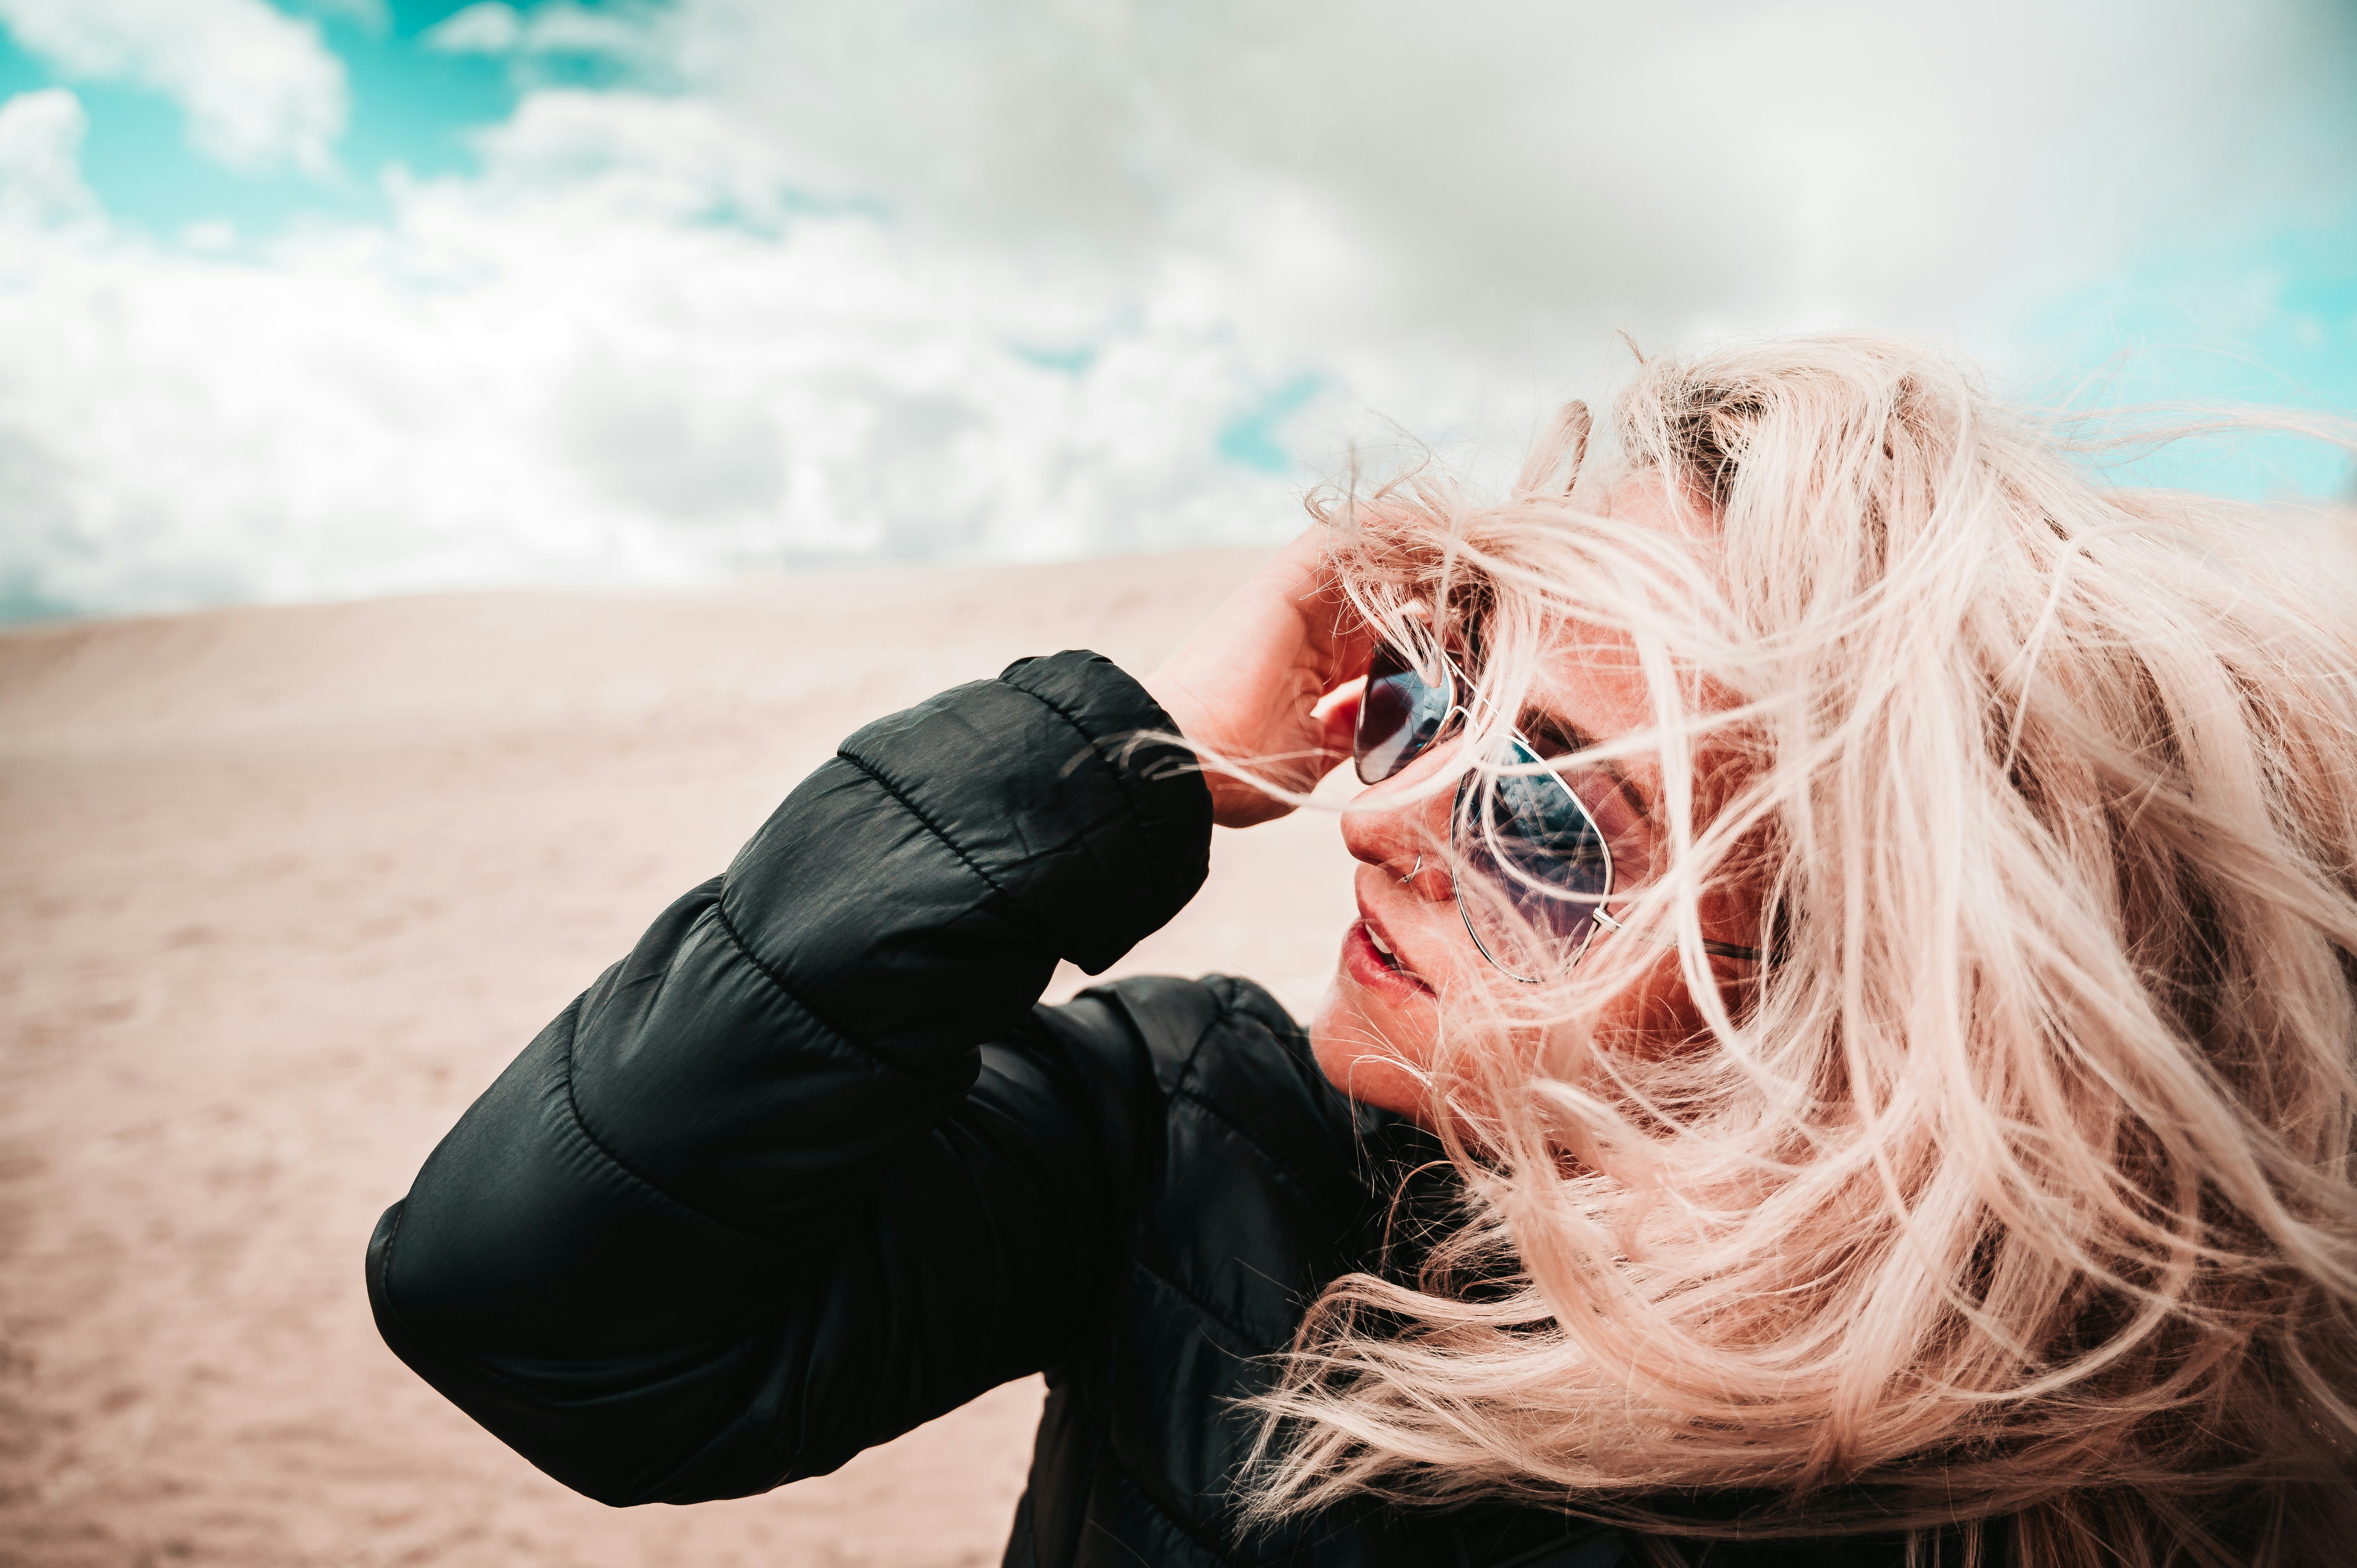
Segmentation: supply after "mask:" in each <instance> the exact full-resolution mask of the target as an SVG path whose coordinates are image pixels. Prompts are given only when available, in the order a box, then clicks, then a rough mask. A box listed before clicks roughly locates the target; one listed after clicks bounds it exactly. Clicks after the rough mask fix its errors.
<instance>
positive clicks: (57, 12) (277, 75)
mask: <svg viewBox="0 0 2357 1568" xmlns="http://www.w3.org/2000/svg"><path fill="white" fill-rule="evenodd" d="M0 25H5V27H7V29H8V31H9V32H10V33H11V34H13V35H14V36H15V38H16V42H17V43H18V44H19V45H21V46H22V47H23V48H26V49H27V50H29V51H31V52H32V53H34V54H38V55H40V56H42V57H44V58H45V59H48V60H49V61H51V62H52V63H53V64H54V65H55V66H57V68H58V69H59V70H62V71H64V72H65V73H67V74H68V75H70V76H76V77H81V78H86V79H92V80H101V81H130V82H135V83H137V84H139V85H141V86H144V87H149V88H153V89H155V90H156V91H159V92H162V93H164V94H166V95H167V96H168V97H170V98H171V99H173V100H174V101H175V102H178V104H179V105H180V107H181V109H182V110H183V111H185V112H186V113H187V114H188V131H189V138H190V141H191V143H192V144H193V145H195V147H196V148H197V150H198V151H199V152H201V153H203V154H204V155H205V156H208V157H210V158H214V159H216V160H218V161H220V162H221V163H224V164H227V165H230V166H232V167H236V168H242V169H259V168H264V167H268V166H272V165H275V164H280V163H291V164H293V165H294V166H296V167H298V168H301V169H304V170H307V171H308V172H311V173H314V174H324V173H327V172H328V170H329V169H331V168H332V167H333V165H334V147H335V144H336V140H337V138H338V137H339V136H340V135H341V134H343V128H344V115H345V109H346V91H345V82H344V68H343V62H342V61H341V60H339V59H337V58H336V56H335V55H334V54H332V53H330V52H329V51H328V48H326V46H324V45H323V44H322V43H321V42H320V41H319V35H318V29H317V26H316V25H315V24H313V23H311V22H308V21H305V20H299V19H297V18H295V17H291V16H285V15H284V14H283V13H281V12H279V11H276V10H274V9H273V8H272V7H271V6H269V5H265V4H264V3H263V0H0Z"/></svg>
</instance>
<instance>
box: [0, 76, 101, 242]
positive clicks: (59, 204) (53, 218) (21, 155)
mask: <svg viewBox="0 0 2357 1568" xmlns="http://www.w3.org/2000/svg"><path fill="white" fill-rule="evenodd" d="M89 128H90V120H89V117H88V116H87V115H85V114H83V113H82V109H81V100H80V99H78V98H76V97H75V96H74V95H73V94H72V93H71V92H69V91H66V90H65V89H64V88H62V87H49V88H44V89H42V90H41V91H38V92H20V93H18V94H17V95H16V97H14V98H11V99H9V100H8V101H7V102H5V103H0V232H5V231H8V230H12V229H13V230H16V231H19V233H20V234H21V233H22V232H23V231H26V230H34V231H38V230H39V229H41V228H44V227H46V226H48V225H74V224H79V223H81V222H83V221H86V220H91V219H93V218H95V217H97V215H98V199H97V197H95V196H93V195H92V194H91V188H90V187H89V186H87V185H85V184H83V183H82V177H81V139H82V134H83V133H84V132H86V131H88V130H89Z"/></svg>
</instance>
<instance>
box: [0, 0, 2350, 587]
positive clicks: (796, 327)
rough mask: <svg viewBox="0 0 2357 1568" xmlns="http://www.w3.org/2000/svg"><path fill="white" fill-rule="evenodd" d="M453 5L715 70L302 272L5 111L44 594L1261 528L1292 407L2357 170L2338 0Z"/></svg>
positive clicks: (1923, 272)
mask: <svg viewBox="0 0 2357 1568" xmlns="http://www.w3.org/2000/svg"><path fill="white" fill-rule="evenodd" d="M205 3H206V5H210V4H212V0H205ZM32 8H33V7H32V5H31V0H0V15H6V16H10V17H11V19H12V20H13V19H14V18H15V16H16V14H18V13H21V12H26V11H28V10H29V9H32ZM95 8H96V9H103V10H108V11H109V12H111V13H117V12H119V13H123V14H127V11H126V10H125V8H124V5H123V3H122V0H108V4H107V5H103V6H99V7H95ZM204 8H205V5H199V4H197V0H188V9H189V10H190V11H191V12H193V11H196V10H201V9H204ZM1663 16H1667V17H1669V18H1671V19H1670V20H1669V21H1667V22H1664V21H1663V20H1662V18H1663ZM2336 18H2342V19H2341V20H2336ZM591 23H594V24H596V25H595V26H591V25H590V24H591ZM461 24H463V26H462V25H461ZM443 26H444V31H443V32H442V33H441V34H439V35H437V38H438V41H439V43H440V44H441V46H442V47H445V48H466V49H475V50H482V51H488V52H493V53H500V54H505V55H507V56H509V57H511V59H515V60H517V61H518V62H520V64H519V67H518V69H519V70H520V71H524V72H525V75H526V76H527V77H528V75H529V72H528V70H526V68H527V67H528V66H529V62H530V61H531V59H533V56H534V51H541V52H543V53H546V52H563V51H564V50H567V49H576V50H581V49H587V50H591V51H592V52H604V53H608V54H615V55H620V56H622V57H624V58H625V59H630V60H632V61H651V62H653V64H652V67H651V69H652V70H653V71H654V73H655V74H657V75H659V76H664V77H667V78H668V79H669V80H671V81H675V82H677V83H679V84H682V85H683V88H684V91H680V92H677V93H674V94H671V95H667V96H652V95H644V94H636V93H603V94H599V93H588V92H580V91H532V92H528V93H527V94H526V95H525V96H524V97H523V99H522V103H521V106H520V108H519V109H518V111H517V113H516V114H515V115H514V117H513V118H512V119H511V121H509V122H508V123H507V124H503V125H500V126H499V127H497V128H496V129H495V130H493V131H492V132H491V133H490V134H487V135H485V136H484V137H483V138H482V140H481V143H480V152H481V158H482V166H481V168H480V170H479V172H478V173H476V174H472V175H469V176H467V177H447V178H440V179H436V180H432V181H425V182H412V181H405V180H404V181H397V182H396V183H394V184H393V185H392V186H391V187H390V188H389V193H388V194H389V205H390V217H389V219H388V220H387V221H386V222H384V223H383V224H382V225H370V226H350V227H344V228H332V227H330V228H306V229H303V230H301V231H296V232H295V233H293V234H291V235H290V236H289V237H287V238H285V239H282V240H279V241H276V242H270V243H268V244H266V245H264V246H263V247H262V248H261V249H259V250H258V251H256V250H252V249H248V250H244V251H241V250H239V249H238V248H236V247H235V246H234V245H233V244H228V243H225V241H226V240H227V239H228V238H229V237H228V236H225V235H223V234H222V233H221V232H219V231H216V230H192V231H189V233H188V235H187V236H186V238H185V241H184V243H183V244H182V245H180V246H179V247H178V248H173V247H164V246H158V245H156V244H155V243H152V242H147V241H144V240H141V239H139V238H137V237H136V236H135V235H133V234H130V233H128V232H124V231H117V230H114V229H113V228H111V227H109V226H108V225H107V224H106V223H105V222H104V221H103V220H102V217H99V216H96V215H94V214H93V213H92V210H91V207H90V204H89V200H88V198H87V193H86V192H84V191H83V190H82V188H81V183H80V178H79V175H78V173H77V172H76V171H75V169H74V167H73V156H72V154H73V147H74V145H75V143H76V140H77V138H78V136H79V128H80V118H79V108H78V106H77V105H75V104H74V102H73V101H72V99H71V97H70V95H67V94H59V93H44V94H32V95H27V97H26V98H23V99H19V100H17V101H16V102H12V103H10V104H9V105H7V106H6V107H5V108H0V222H5V223H8V224H10V225H13V227H12V228H10V229H9V231H8V233H7V236H6V242H5V244H0V342H5V343H7V344H8V345H9V346H10V352H9V355H8V357H7V361H6V363H5V364H0V497H5V510H0V599H5V598H7V597H9V596H13V597H14V598H15V600H16V603H17V604H18V605H19V607H23V606H27V605H48V606H52V607H79V608H85V609H111V610H120V609H140V608H158V607H170V606H174V605H180V604H187V603H192V602H202V601H206V600H216V599H246V598H281V599H283V598H301V597H309V596H322V595H343V594H365V593H375V592H383V591H388V590H395V589H403V588H420V587H430V586H451V585H470V584H490V583H504V582H535V581H641V580H687V579H694V578H703V577H709V576H712V575H720V574H726V573H727V572H729V571H732V570H735V569H737V568H740V567H743V566H746V565H759V564H780V563H791V562H793V561H798V560H806V559H811V558H814V557H841V556H848V555H860V554H876V553H889V554H899V555H917V554H922V555H935V556H942V555H946V556H950V557H967V558H972V557H982V556H989V557H996V558H1022V557H1039V556H1047V555H1054V554H1062V553H1086V552H1092V551H1103V550H1111V549H1122V548H1131V547H1147V546H1176V545H1182V544H1197V543H1211V542H1225V541H1241V540H1244V539H1273V538H1276V537H1280V536H1282V534H1283V533H1285V532H1286V531H1287V530H1289V529H1290V528H1291V527H1293V526H1294V525H1295V524H1296V523H1297V520H1298V515H1299V514H1298V512H1297V509H1296V508H1295V507H1294V505H1293V501H1292V497H1291V494H1290V493H1289V490H1288V489H1287V487H1286V484H1285V482H1284V481H1283V480H1281V479H1279V478H1274V477H1271V476H1270V475H1268V474H1266V473H1265V472H1260V471H1255V470H1254V468H1253V467H1250V462H1251V461H1252V460H1253V459H1254V456H1255V455H1256V454H1259V455H1265V453H1266V451H1267V450H1268V448H1269V445H1270V444H1269V442H1268V440H1267V439H1266V437H1267V436H1268V435H1270V434H1272V432H1270V431H1267V430H1265V429H1263V428H1262V427H1263V426H1264V425H1265V424H1269V423H1270V422H1272V421H1273V422H1275V424H1276V425H1277V428H1276V429H1275V431H1274V432H1273V434H1274V435H1275V436H1276V437H1277V440H1276V445H1277V446H1291V447H1292V448H1293V449H1294V450H1297V451H1307V452H1308V453H1310V454H1312V455H1313V456H1323V455H1325V454H1327V453H1330V452H1331V451H1332V450H1333V449H1334V446H1335V444H1336V443H1338V442H1339V440H1340V435H1339V434H1338V433H1339V432H1340V431H1342V430H1344V429H1346V428H1348V427H1349V425H1350V424H1351V423H1352V422H1354V421H1358V420H1359V419H1360V416H1361V414H1362V413H1363V411H1365V410H1367V409H1369V408H1372V409H1374V410H1378V411H1380V412H1382V413H1385V414H1389V415H1394V416H1396V417H1397V418H1398V419H1400V420H1401V421H1402V422H1403V423H1405V424H1407V425H1408V426H1410V427H1411V428H1413V429H1416V430H1419V431H1423V432H1425V433H1427V434H1436V435H1446V434H1447V433H1448V432H1449V431H1450V430H1452V429H1473V430H1484V429H1486V430H1487V431H1490V432H1494V433H1495V434H1497V435H1499V436H1500V437H1501V439H1502V440H1503V441H1505V442H1508V443H1511V442H1512V440H1514V439H1515V438H1516V437H1517V436H1518V435H1519V434H1520V433H1521V432H1522V431H1523V430H1524V429H1525V428H1527V425H1528V424H1529V423H1530V422H1532V421H1533V420H1534V419H1535V418H1537V417H1539V416H1540V415H1541V414H1542V413H1544V410H1545V409H1546V408H1547V407H1548V406H1549V405H1550V404H1551V403H1552V401H1553V400H1554V399H1555V398H1556V397H1558V396H1560V395H1563V394H1565V393H1566V392H1573V391H1578V392H1593V391H1594V390H1595V389H1596V386H1597V383H1598V380H1599V379H1601V377H1602V376H1603V375H1604V374H1607V373H1609V368H1610V367H1611V366H1612V365H1613V364H1614V363H1615V362H1616V361H1615V350H1614V349H1613V348H1612V345H1611V342H1610V338H1609V334H1610V331H1611V329H1612V328H1620V327H1627V328H1631V329H1633V330H1634V331H1635V332H1637V333H1638V335H1639V336H1640V337H1641V338H1642V339H1644V340H1645V341H1647V342H1648V343H1649V345H1650V344H1652V343H1657V342H1660V341H1662V340H1663V339H1665V338H1691V337H1694V336H1695V335H1699V334H1706V333H1714V332H1720V331H1727V330H1755V329H1773V328H1781V327H1789V326H1792V325H1797V324H1802V323H1807V322H1823V321H1832V320H1846V321H1867V322H1876V323H1881V324H1887V325H1894V326H1900V327H1913V328H1928V329H1931V330H1935V331H1943V332H1950V333H1953V334H1956V335H1960V336H1962V337H1964V338H1965V339H1967V341H1968V342H1969V343H1971V344H1972V345H1973V346H1974V347H1975V348H1977V349H1982V350H1984V351H1985V352H1988V353H1991V354H1995V355H1997V356H1999V357H2002V356H2004V355H2005V354H2007V353H2008V352H2013V351H2017V350H2018V349H2019V346H2020V344H2021V343H2022V341H2023V336H2024V334H2023V322H2024V318H2025V317H2026V315H2027V314H2028V313H2029V311H2030V310H2031V309H2032V308H2033V307H2035V306H2037V305H2038V304H2039V302H2040V301H2041V300H2046V299H2050V298H2052V297H2054V296H2055V295H2057V294H2058V293H2060V292H2061V291H2064V290H2067V289H2068V288H2070V287H2072V286H2073V285H2074V283H2076V282H2078V281H2080V280H2087V279H2100V278H2102V277H2104V276H2105V275H2106V274H2108V273H2109V272H2110V271H2111V270H2113V269H2115V267H2116V266H2117V265H2118V263H2119V261H2120V258H2122V257H2123V256H2128V255H2133V254H2137V253H2140V252H2142V251H2148V250H2150V249H2151V248H2153V247H2164V248H2165V247H2166V246H2168V245H2170V244H2172V243H2176V242H2179V238H2180V237H2182V236H2186V235H2195V236H2200V235H2203V234H2205V233H2209V232H2212V231H2217V232H2224V231H2231V230H2233V228H2234V227H2235V226H2236V225H2238V224H2242V225H2247V224H2248V223H2250V222H2252V221H2255V220H2258V219H2262V218H2267V219H2270V220H2273V218H2280V217H2281V216H2282V215H2284V214H2286V213H2292V214H2295V215H2296V214H2297V212H2298V209H2299V206H2300V203H2301V202H2302V201H2303V200H2307V199H2312V196H2313V193H2315V192H2317V191H2327V192H2337V193H2339V194H2340V197H2341V199H2347V198H2348V195H2349V193H2350V191H2351V188H2352V187H2351V183H2350V177H2349V176H2348V174H2347V172H2346V170H2347V166H2348V160H2347V159H2346V158H2345V157H2343V156H2341V155H2342V154H2343V153H2344V151H2345V149H2347V148H2348V147H2350V146H2352V145H2357V134H2352V132H2357V82H2352V81H2350V80H2349V74H2350V72H2351V70H2352V61H2357V50H2352V40H2351V34H2350V27H2349V24H2348V22H2347V21H2346V19H2345V13H2344V12H2343V11H2341V10H2340V9H2338V8H2335V7H2333V6H2330V5H2327V4H2325V3H2324V0H2318V3H2317V4H2315V5H2300V4H2298V3H2296V0H2254V3H2253V4H2251V5H2244V6H2240V7H2233V8H2226V9H2215V8H2207V7H2197V6H2195V5H2192V4H2191V0H2144V3H2137V4H2131V3H2130V0H2110V3H2109V4H2106V5H2098V6H2095V7H2093V8H2089V9H2085V10H2083V11H2081V12H2058V11H2054V10H2053V9H2052V8H2047V9H2040V8H2039V7H2036V6H2032V5H2029V4H2027V3H2026V0H1993V3H1992V4H1991V5H1989V6H1986V7H1984V8H1983V9H1981V10H1977V11H1974V12H1971V13H1969V14H1966V13H1963V12H1956V11H1952V10H1948V9H1934V8H1932V7H1931V6H1929V5H1922V6H1907V7H1894V6H1887V5H1868V4H1866V3H1865V0H1792V3H1791V4H1787V5H1781V6H1778V7H1774V8H1772V9H1765V10H1762V9H1754V8H1749V7H1738V6H1735V5H1726V4H1720V3H1717V0H1688V3H1687V4H1685V5H1681V6H1678V7H1674V8H1636V7H1615V6H1607V5H1601V4H1598V3H1596V0H1576V3H1567V4H1566V5H1558V6H1554V7H1528V6H1520V5H1507V4H1506V3H1505V0H1464V3H1463V4H1461V5H1457V6H1453V7H1449V8H1448V9H1446V10H1445V11H1443V10H1440V9H1436V8H1431V7H1426V6H1422V5H1408V4H1406V3H1405V0H1362V3H1359V4H1353V5H1347V6H1346V5H1341V4H1340V0H1300V4H1297V5H1286V6H1266V5H1252V4H1246V3H1244V0H1201V3H1200V4H1199V5H1191V6H1187V7H1168V6H1165V7H1150V6H1149V7H1111V6H1103V5H1096V4H1093V3H1092V0H1053V3H1050V0H1034V3H1030V4H1024V3H1019V0H990V3H987V4H985V0H857V3H853V0H803V3H801V4H798V5H794V6H791V7H785V6H776V5H764V4H756V3H755V0H684V3H683V5H682V6H681V7H680V8H679V9H678V10H677V11H676V12H675V13H659V12H656V11H653V10H635V9H625V10H611V9H608V10H606V11H601V12H597V13H592V12H589V11H587V10H583V9H581V8H578V7H575V6H571V5H555V6H546V5H544V6H540V7H536V8H533V10H531V11H530V12H529V13H525V12H519V11H515V10H512V9H511V8H507V7H500V6H496V5H478V6H474V7H471V8H469V9H468V10H466V11H462V12H460V13H458V14H457V16H454V17H452V18H451V19H450V20H449V21H448V22H447V23H445V24H444V25H443ZM2336 27H2337V28H2339V29H2340V30H2339V31H2335V30H2334V29H2335V28H2336ZM536 29H537V30H536ZM567 29H571V30H570V31H568V30H567ZM568 40H569V41H568ZM585 40H587V41H585ZM2335 73H2339V74H2338V75H2336V74H2335ZM2270 215H2272V218H2271V217H2270ZM28 366H39V367H41V371H40V374H39V375H38V378H36V377H34V376H32V375H31V374H29V373H28V372H27V371H26V370H25V367H28ZM1361 427H1363V425H1361ZM1223 446H1224V447H1225V448H1226V450H1227V453H1228V456H1226V457H1223V456H1222V447H1223ZM1239 459H1241V460H1239ZM0 614H5V604H0Z"/></svg>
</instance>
